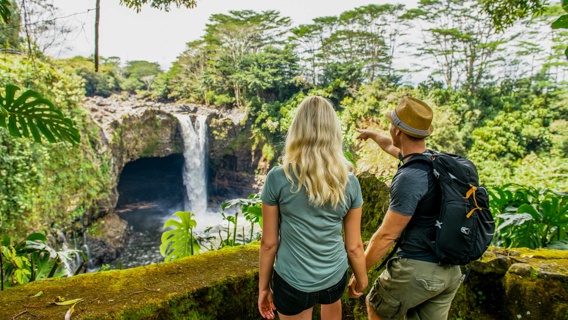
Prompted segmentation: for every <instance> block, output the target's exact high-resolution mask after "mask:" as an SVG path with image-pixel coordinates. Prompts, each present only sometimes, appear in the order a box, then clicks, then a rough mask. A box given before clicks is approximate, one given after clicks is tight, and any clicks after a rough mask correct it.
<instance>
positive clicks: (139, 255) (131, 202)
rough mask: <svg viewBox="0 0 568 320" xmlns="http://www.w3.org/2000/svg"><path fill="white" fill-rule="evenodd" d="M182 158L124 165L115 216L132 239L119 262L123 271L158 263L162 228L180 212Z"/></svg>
mask: <svg viewBox="0 0 568 320" xmlns="http://www.w3.org/2000/svg"><path fill="white" fill-rule="evenodd" d="M183 165H184V158H183V155H182V154H174V155H170V156H168V157H164V158H141V159H138V160H136V161H132V162H129V163H127V164H126V166H125V167H124V169H123V170H122V173H121V174H120V180H119V183H118V194H119V198H118V204H117V207H116V212H117V213H118V215H119V216H120V217H121V218H122V219H124V220H126V221H127V222H128V224H129V225H130V232H131V237H130V240H129V242H128V244H127V246H126V248H125V250H124V251H123V253H122V254H121V255H120V257H118V259H117V260H116V261H115V262H113V263H112V265H116V264H118V262H119V261H120V262H121V263H122V266H123V267H124V268H131V267H135V266H141V265H147V264H151V263H156V262H161V261H163V258H162V257H161V255H160V250H159V247H160V238H161V235H162V232H163V230H162V226H163V225H164V222H165V221H166V220H168V219H169V218H170V217H171V216H172V214H173V213H175V212H176V211H181V210H183V207H184V199H185V197H186V195H185V192H186V189H185V187H184V185H183Z"/></svg>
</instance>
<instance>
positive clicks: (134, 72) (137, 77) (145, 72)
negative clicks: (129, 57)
mask: <svg viewBox="0 0 568 320" xmlns="http://www.w3.org/2000/svg"><path fill="white" fill-rule="evenodd" d="M123 73H124V77H125V78H126V79H125V81H124V82H123V83H122V88H123V89H125V90H128V91H135V90H138V89H143V88H144V89H146V90H150V89H151V84H152V80H153V79H154V78H155V77H156V76H158V75H159V74H161V73H162V69H161V68H160V64H159V63H157V62H148V61H127V62H126V66H125V67H124V70H123Z"/></svg>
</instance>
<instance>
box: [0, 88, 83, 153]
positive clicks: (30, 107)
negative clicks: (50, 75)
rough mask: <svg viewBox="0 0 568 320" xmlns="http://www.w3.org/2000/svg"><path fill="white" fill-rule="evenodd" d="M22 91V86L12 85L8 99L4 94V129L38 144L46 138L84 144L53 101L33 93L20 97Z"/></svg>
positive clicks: (0, 117)
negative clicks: (18, 94)
mask: <svg viewBox="0 0 568 320" xmlns="http://www.w3.org/2000/svg"><path fill="white" fill-rule="evenodd" d="M18 90H20V88H19V87H17V86H15V85H12V84H8V85H6V96H5V97H2V96H1V95H0V126H1V127H4V128H7V129H8V131H9V132H10V135H11V136H14V137H22V136H23V137H26V138H29V137H30V136H32V137H33V139H34V140H35V141H36V142H42V136H43V137H44V138H46V139H47V140H48V141H49V142H57V141H67V142H70V143H71V144H76V143H78V142H79V141H80V139H81V136H80V134H79V130H77V129H76V128H75V127H74V126H73V122H72V121H71V119H69V118H66V117H65V116H63V113H62V112H61V110H59V109H58V108H56V107H55V106H54V105H53V103H52V102H51V101H49V100H48V99H46V98H44V97H43V96H42V95H41V94H40V93H38V92H35V91H33V90H27V91H25V92H24V93H22V94H21V95H20V96H19V97H17V98H16V92H17V91H18Z"/></svg>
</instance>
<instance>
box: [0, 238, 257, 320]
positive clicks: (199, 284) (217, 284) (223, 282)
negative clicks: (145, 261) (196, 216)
mask: <svg viewBox="0 0 568 320" xmlns="http://www.w3.org/2000/svg"><path fill="white" fill-rule="evenodd" d="M38 292H43V294H42V295H41V296H39V297H33V296H34V295H36V294H37V293H38ZM257 292H258V245H249V246H244V247H235V248H229V249H224V250H220V251H214V252H207V253H204V254H201V255H197V256H192V257H188V258H185V259H181V260H178V261H175V262H170V263H160V264H155V265H149V266H145V267H138V268H133V269H127V270H113V271H107V272H99V273H91V274H83V275H79V276H75V277H71V278H59V279H49V280H42V281H35V282H32V283H30V284H27V285H23V286H19V287H14V288H11V289H9V290H6V291H3V292H0V319H10V318H11V317H13V316H15V315H16V314H19V313H21V312H23V311H25V310H28V312H27V313H24V314H22V315H20V316H19V317H18V320H25V319H38V318H42V319H63V318H64V315H65V313H66V312H67V310H68V309H69V308H70V306H57V305H54V304H53V302H55V301H56V299H57V298H58V297H63V298H65V299H66V300H72V299H78V298H81V299H83V300H82V301H81V302H79V303H77V305H76V306H75V312H74V314H73V317H72V319H99V320H100V319H200V320H202V319H260V316H259V315H258V311H257V308H256V304H257V297H256V296H257Z"/></svg>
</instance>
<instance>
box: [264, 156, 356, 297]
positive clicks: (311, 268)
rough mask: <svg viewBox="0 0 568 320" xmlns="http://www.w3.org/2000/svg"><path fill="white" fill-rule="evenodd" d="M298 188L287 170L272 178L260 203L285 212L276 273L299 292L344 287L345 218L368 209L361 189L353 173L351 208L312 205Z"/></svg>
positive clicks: (348, 191) (272, 173) (348, 202)
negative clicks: (353, 210) (340, 285)
mask: <svg viewBox="0 0 568 320" xmlns="http://www.w3.org/2000/svg"><path fill="white" fill-rule="evenodd" d="M297 188H298V186H297V184H296V185H294V186H293V185H292V184H291V183H290V182H289V181H288V180H287V179H286V175H285V174H284V169H282V167H281V166H278V167H275V168H273V169H272V170H270V172H269V173H268V175H267V176H266V181H265V183H264V187H263V188H262V193H261V196H260V198H261V199H262V201H263V202H264V203H266V204H268V205H271V206H275V205H278V207H279V211H280V243H279V245H278V252H277V253H276V262H275V266H274V269H275V270H276V272H277V273H278V274H279V275H280V276H281V277H282V278H283V279H284V280H286V282H287V283H289V284H290V285H291V286H293V287H294V288H296V289H298V290H300V291H304V292H315V291H319V290H323V289H327V288H329V287H331V286H333V285H335V284H336V283H338V282H339V281H340V280H341V278H342V277H343V275H344V274H345V271H346V270H347V267H348V260H347V253H346V251H345V245H344V243H343V236H342V227H343V218H344V217H345V215H346V214H347V212H348V211H349V209H353V208H359V207H361V206H362V205H363V197H362V196H361V186H360V185H359V181H358V180H357V178H356V177H355V175H353V174H352V173H349V181H348V183H347V187H346V190H345V203H340V204H339V205H337V207H336V208H333V206H332V205H325V206H321V207H314V206H312V205H310V203H309V200H308V197H307V196H306V191H305V188H304V187H302V189H301V190H300V191H299V192H297V193H293V192H292V191H296V190H297Z"/></svg>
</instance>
